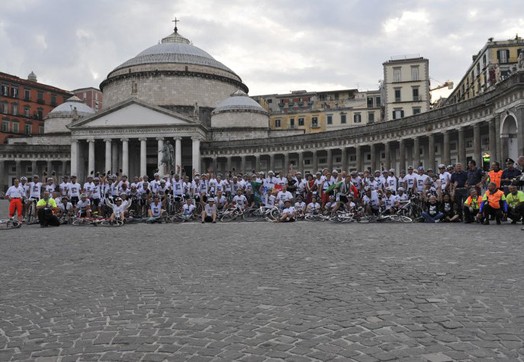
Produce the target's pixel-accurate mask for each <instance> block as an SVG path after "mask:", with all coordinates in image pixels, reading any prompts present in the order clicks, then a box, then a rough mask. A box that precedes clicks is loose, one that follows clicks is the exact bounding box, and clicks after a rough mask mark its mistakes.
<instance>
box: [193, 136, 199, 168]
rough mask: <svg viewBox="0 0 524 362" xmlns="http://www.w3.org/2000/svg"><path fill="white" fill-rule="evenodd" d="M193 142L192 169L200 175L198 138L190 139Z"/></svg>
mask: <svg viewBox="0 0 524 362" xmlns="http://www.w3.org/2000/svg"><path fill="white" fill-rule="evenodd" d="M191 140H192V141H193V155H192V157H193V169H194V170H195V171H196V172H197V173H200V163H201V162H200V137H191Z"/></svg>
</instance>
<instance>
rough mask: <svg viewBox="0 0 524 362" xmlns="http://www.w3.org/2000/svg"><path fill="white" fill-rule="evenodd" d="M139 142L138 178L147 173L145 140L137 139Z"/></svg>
mask: <svg viewBox="0 0 524 362" xmlns="http://www.w3.org/2000/svg"><path fill="white" fill-rule="evenodd" d="M139 141H140V176H144V175H145V174H146V173H147V138H139Z"/></svg>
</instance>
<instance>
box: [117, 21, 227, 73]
mask: <svg viewBox="0 0 524 362" xmlns="http://www.w3.org/2000/svg"><path fill="white" fill-rule="evenodd" d="M162 63H168V64H195V65H204V66H208V67H214V68H218V69H222V70H225V71H227V72H231V73H232V74H235V73H234V72H233V71H232V70H231V69H229V68H228V67H226V66H225V65H224V64H222V63H220V62H219V61H217V60H216V59H215V58H213V57H212V56H211V55H209V54H208V53H206V52H205V51H203V50H202V49H200V48H197V47H196V46H194V45H192V44H191V42H190V41H189V40H188V39H186V38H184V37H183V36H181V35H180V34H178V32H177V31H176V30H175V32H174V33H173V34H171V35H169V36H167V37H165V38H164V39H162V42H161V43H160V44H157V45H153V46H152V47H150V48H147V49H146V50H144V51H143V52H141V53H140V54H138V55H137V56H136V57H134V58H131V59H129V60H128V61H126V62H125V63H123V64H121V65H119V66H118V67H116V68H115V69H114V70H113V71H117V70H119V69H122V68H127V67H130V66H133V65H141V64H162ZM235 75H236V74H235Z"/></svg>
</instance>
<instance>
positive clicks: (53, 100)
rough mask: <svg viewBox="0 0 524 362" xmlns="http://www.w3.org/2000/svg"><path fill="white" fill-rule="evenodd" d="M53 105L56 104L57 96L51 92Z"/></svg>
mask: <svg viewBox="0 0 524 362" xmlns="http://www.w3.org/2000/svg"><path fill="white" fill-rule="evenodd" d="M51 105H52V106H53V107H55V106H56V96H55V95H54V94H51Z"/></svg>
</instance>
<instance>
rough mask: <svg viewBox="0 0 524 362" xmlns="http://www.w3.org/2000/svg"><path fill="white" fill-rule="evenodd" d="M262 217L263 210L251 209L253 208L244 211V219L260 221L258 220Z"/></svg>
mask: <svg viewBox="0 0 524 362" xmlns="http://www.w3.org/2000/svg"><path fill="white" fill-rule="evenodd" d="M263 217H264V212H263V211H261V210H260V209H253V210H247V211H246V212H244V216H243V218H244V220H245V221H251V222H252V221H260V220H263V219H262V218H263Z"/></svg>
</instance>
